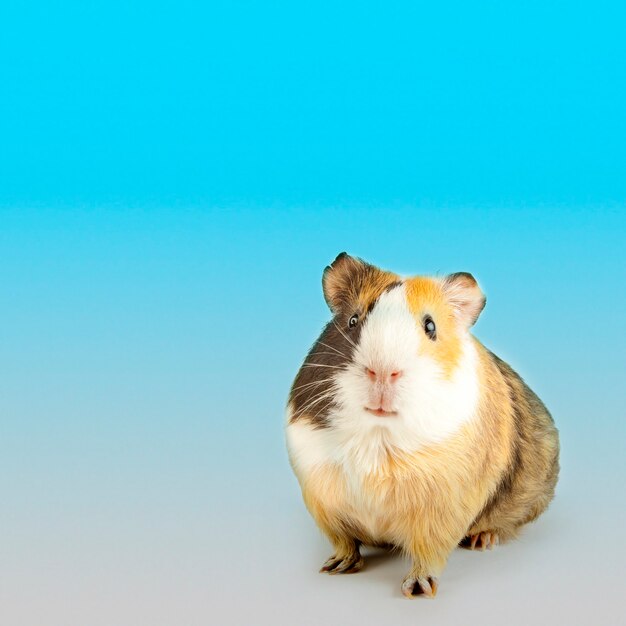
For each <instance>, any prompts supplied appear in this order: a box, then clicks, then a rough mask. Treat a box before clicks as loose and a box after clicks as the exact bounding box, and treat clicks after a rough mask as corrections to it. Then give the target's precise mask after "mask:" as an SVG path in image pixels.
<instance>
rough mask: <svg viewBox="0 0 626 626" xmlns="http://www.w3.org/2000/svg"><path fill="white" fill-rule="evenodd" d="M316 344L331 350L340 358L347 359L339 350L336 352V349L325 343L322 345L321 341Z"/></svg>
mask: <svg viewBox="0 0 626 626" xmlns="http://www.w3.org/2000/svg"><path fill="white" fill-rule="evenodd" d="M317 343H319V344H320V346H324V347H325V348H328V349H329V350H333V351H334V352H336V353H337V354H339V355H340V356H343V357H346V358H347V355H346V354H344V353H343V352H341V350H337V348H335V347H333V346H329V345H328V344H327V343H324V342H323V341H318V342H317Z"/></svg>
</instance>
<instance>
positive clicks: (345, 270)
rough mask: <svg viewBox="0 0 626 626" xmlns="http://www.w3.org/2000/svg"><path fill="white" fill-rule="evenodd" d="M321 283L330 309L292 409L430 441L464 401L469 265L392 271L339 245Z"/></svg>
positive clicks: (480, 302) (480, 301) (479, 298)
mask: <svg viewBox="0 0 626 626" xmlns="http://www.w3.org/2000/svg"><path fill="white" fill-rule="evenodd" d="M322 283H323V289H324V297H325V298H326V302H327V303H328V306H329V307H330V310H331V312H332V314H333V319H332V320H331V322H330V323H329V324H328V325H327V326H326V328H325V329H324V331H323V332H322V335H321V336H320V338H319V340H318V341H317V343H316V344H315V345H314V346H313V348H312V349H311V351H310V353H309V355H308V356H307V359H306V361H305V363H304V364H303V366H302V369H301V370H300V374H299V375H298V378H296V382H295V383H294V387H293V390H292V396H291V404H292V413H293V416H294V417H296V418H297V417H298V416H300V415H307V416H308V418H309V419H311V420H313V421H316V423H317V425H319V426H320V427H335V428H337V429H339V430H342V429H343V430H344V431H355V432H356V431H359V432H363V431H364V430H367V429H371V428H374V429H376V430H379V429H387V430H389V432H390V433H395V434H396V435H397V437H398V438H399V439H401V440H402V439H404V440H408V439H415V437H418V438H421V439H425V440H429V441H432V440H437V439H440V438H442V437H444V436H445V435H446V434H447V433H448V432H450V431H451V430H453V429H454V428H455V427H456V426H457V425H458V424H455V423H454V422H455V421H457V422H458V420H459V419H460V418H459V415H461V416H463V415H465V413H467V410H470V411H472V410H473V407H474V406H475V403H476V401H477V397H478V390H477V383H476V376H475V369H476V368H475V363H474V362H473V361H472V359H473V358H474V357H475V355H474V352H473V349H472V344H471V341H472V340H471V338H470V336H469V332H468V329H469V328H470V327H471V326H472V324H473V323H474V322H475V321H476V319H477V318H478V315H479V314H480V312H481V310H482V308H483V306H484V304H485V297H484V296H483V294H482V292H481V290H480V289H479V287H478V285H477V283H476V281H475V280H474V278H473V277H472V276H471V275H470V274H466V273H458V274H452V275H449V276H446V277H443V278H429V277H413V278H400V277H399V276H398V275H396V274H393V273H391V272H386V271H383V270H380V269H378V268H376V267H374V266H373V265H370V264H368V263H366V262H364V261H362V260H360V259H356V258H354V257H351V256H349V255H347V254H345V253H342V254H340V255H339V256H338V257H337V258H336V259H335V261H334V262H333V263H332V264H331V265H330V266H328V267H327V268H326V269H325V271H324V275H323V280H322ZM298 392H300V394H299V395H298ZM459 407H461V408H462V410H461V411H460V413H459V410H458V409H459ZM413 443H415V442H413Z"/></svg>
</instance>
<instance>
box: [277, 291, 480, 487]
mask: <svg viewBox="0 0 626 626" xmlns="http://www.w3.org/2000/svg"><path fill="white" fill-rule="evenodd" d="M421 341H429V340H428V339H427V338H426V336H425V335H424V333H423V332H422V331H421V328H419V326H418V324H417V321H416V320H415V317H414V316H413V315H412V314H411V312H410V310H409V307H408V303H407V300H406V291H405V287H404V285H400V286H398V287H395V288H394V289H392V290H390V291H389V292H387V293H385V294H383V295H382V296H381V297H380V298H379V301H378V302H377V304H376V306H375V307H374V309H373V310H372V311H371V313H370V314H369V316H368V317H367V318H366V320H365V322H364V326H363V329H362V330H361V335H360V340H359V343H358V346H357V349H356V350H355V353H354V358H353V362H352V363H351V364H350V365H348V366H347V368H346V369H345V370H344V371H342V372H338V373H337V374H335V376H334V378H335V381H336V384H337V396H336V400H337V404H338V407H337V408H335V409H333V410H332V411H331V413H330V415H329V416H328V421H329V423H330V425H331V427H330V428H321V429H314V428H313V427H312V426H311V425H310V424H309V423H307V422H302V421H297V422H295V423H294V424H288V426H287V445H288V449H289V454H290V458H291V460H292V463H293V465H294V469H295V470H296V473H297V474H298V476H299V478H305V477H306V474H308V473H309V472H310V471H311V470H312V469H313V468H314V467H315V466H318V465H323V464H325V463H337V464H340V465H341V466H343V468H344V469H345V471H346V477H347V478H348V479H354V480H356V481H357V482H358V481H359V479H360V477H362V476H364V475H367V474H369V473H371V472H373V471H375V470H376V469H377V468H378V467H379V466H380V464H381V463H382V462H383V461H384V459H385V458H386V456H387V455H388V454H389V453H390V452H391V453H393V452H414V451H417V450H420V449H423V448H425V447H428V446H431V445H433V444H436V443H440V442H442V441H445V440H446V439H447V438H449V437H450V436H452V435H453V434H454V433H456V432H457V431H458V430H459V429H460V427H461V426H462V425H463V424H465V423H466V422H468V421H469V420H471V419H472V417H473V416H474V414H475V411H476V407H477V404H478V398H479V389H478V379H477V371H476V370H477V355H476V351H475V348H474V345H473V343H472V341H471V338H470V337H469V335H468V334H464V335H463V339H462V342H463V345H462V355H461V359H460V361H459V364H458V366H457V368H456V369H455V371H454V373H453V374H452V376H451V378H450V379H446V378H445V376H444V374H443V371H442V369H441V366H440V365H439V364H438V363H437V361H435V360H434V359H432V358H430V357H427V356H424V355H420V354H419V345H420V342H421ZM365 368H370V369H372V370H375V371H378V370H388V371H398V370H401V371H402V376H401V377H400V378H399V379H398V380H397V382H395V383H394V384H393V399H392V404H393V409H394V410H395V411H397V415H395V416H386V417H377V416H374V415H372V414H371V413H369V412H368V411H366V410H365V407H366V406H367V404H368V400H369V398H370V395H369V394H370V387H371V383H370V381H369V380H368V377H367V374H366V369H365ZM290 412H291V409H290V408H288V416H289V415H290Z"/></svg>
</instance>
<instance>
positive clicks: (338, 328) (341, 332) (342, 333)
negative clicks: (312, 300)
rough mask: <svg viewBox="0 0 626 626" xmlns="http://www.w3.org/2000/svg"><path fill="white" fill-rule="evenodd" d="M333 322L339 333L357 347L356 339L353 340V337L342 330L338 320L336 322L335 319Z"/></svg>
mask: <svg viewBox="0 0 626 626" xmlns="http://www.w3.org/2000/svg"><path fill="white" fill-rule="evenodd" d="M333 324H334V325H335V328H336V329H337V330H338V331H339V333H340V334H341V335H342V336H343V338H344V339H345V340H346V341H347V342H348V343H349V344H350V345H352V346H354V347H355V348H356V344H355V343H354V341H352V339H350V337H348V335H346V333H344V332H343V330H341V328H340V326H339V324H337V322H335V320H333Z"/></svg>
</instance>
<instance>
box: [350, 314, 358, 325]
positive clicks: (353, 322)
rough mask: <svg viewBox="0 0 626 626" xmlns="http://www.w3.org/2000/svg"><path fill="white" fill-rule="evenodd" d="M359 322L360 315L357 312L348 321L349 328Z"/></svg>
mask: <svg viewBox="0 0 626 626" xmlns="http://www.w3.org/2000/svg"><path fill="white" fill-rule="evenodd" d="M358 323H359V316H358V315H357V314H356V313H355V314H354V315H353V316H352V317H351V318H350V321H349V322H348V328H354V327H355V326H356V325H357V324H358Z"/></svg>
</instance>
